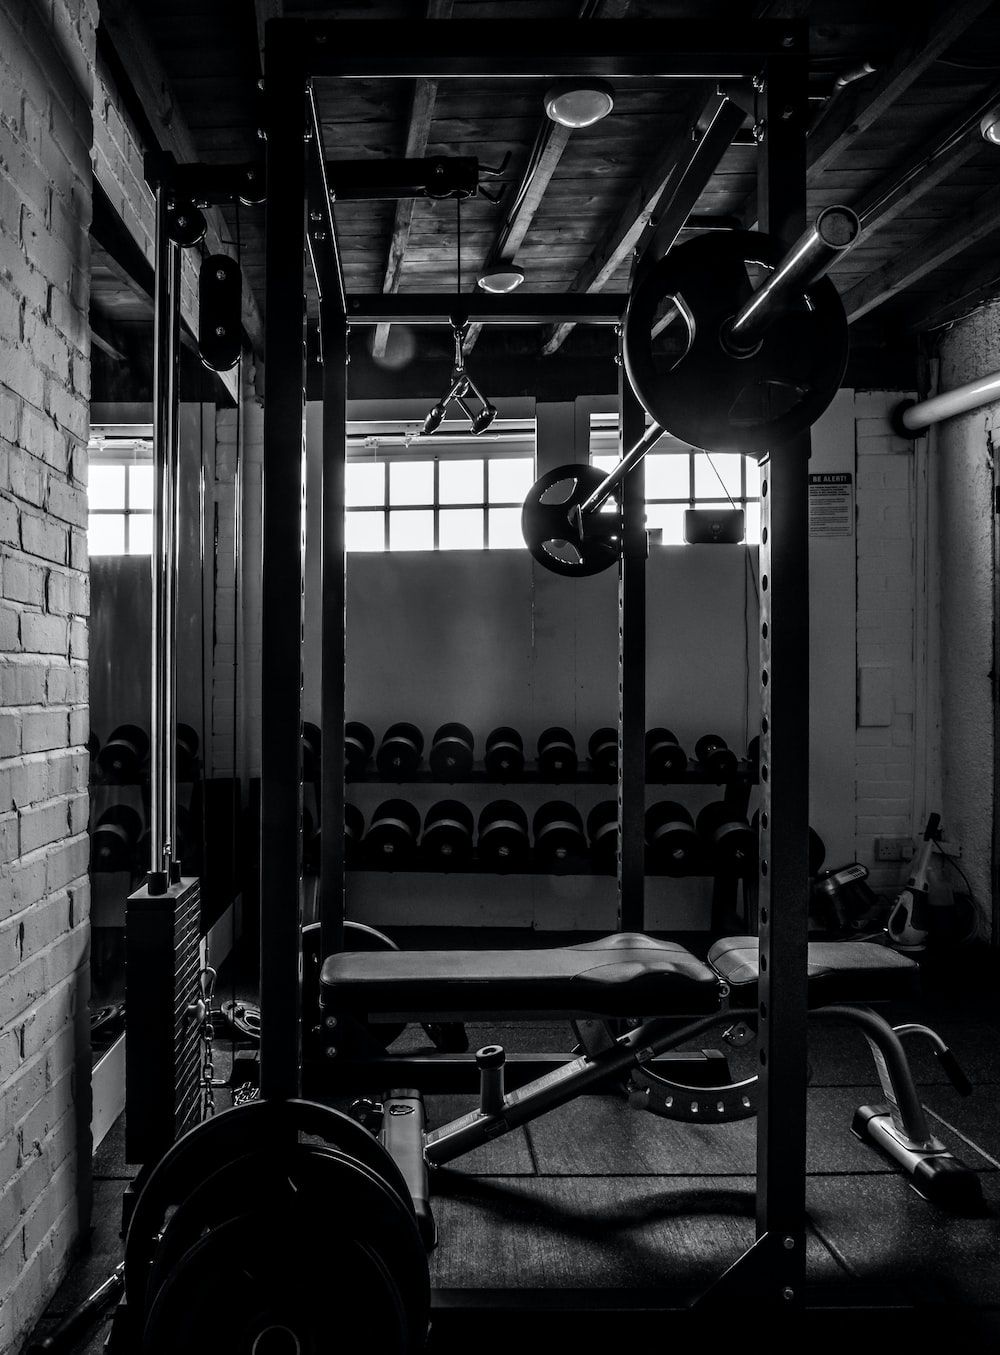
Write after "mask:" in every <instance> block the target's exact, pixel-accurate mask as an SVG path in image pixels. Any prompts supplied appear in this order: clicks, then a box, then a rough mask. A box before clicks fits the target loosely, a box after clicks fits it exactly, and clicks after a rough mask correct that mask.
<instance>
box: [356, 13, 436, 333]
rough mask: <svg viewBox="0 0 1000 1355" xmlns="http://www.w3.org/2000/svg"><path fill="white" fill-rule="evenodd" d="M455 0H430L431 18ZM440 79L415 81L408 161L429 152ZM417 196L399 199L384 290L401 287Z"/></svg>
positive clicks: (408, 128)
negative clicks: (400, 281) (428, 146)
mask: <svg viewBox="0 0 1000 1355" xmlns="http://www.w3.org/2000/svg"><path fill="white" fill-rule="evenodd" d="M453 8H454V0H427V12H426V14H425V16H424V17H425V18H427V19H450V18H451V11H452V9H453ZM437 88H438V82H437V81H436V80H415V81H414V84H413V100H412V103H411V104H410V116H409V119H408V121H407V124H406V148H405V150H404V151H403V156H404V158H405V159H407V160H420V159H422V158H423V156H424V155H426V153H427V141H428V138H429V136H430V130H431V122H432V121H433V119H434V104H435V102H436V101H437ZM413 204H414V199H413V198H399V199H398V201H397V202H396V214H395V217H394V218H393V222H392V238H391V239H390V241H389V257H388V259H387V261H386V265H385V277H384V278H383V279H382V291H383V292H395V291H398V290H399V279H400V275H401V273H402V271H403V260H404V258H405V257H406V247H407V245H408V244H409V243H410V226H411V224H412V222H413ZM389 328H390V327H389V325H379V326H378V327H377V328H376V330H375V333H374V335H373V336H372V356H373V357H375V358H384V357H385V350H386V348H387V346H388V343H389Z"/></svg>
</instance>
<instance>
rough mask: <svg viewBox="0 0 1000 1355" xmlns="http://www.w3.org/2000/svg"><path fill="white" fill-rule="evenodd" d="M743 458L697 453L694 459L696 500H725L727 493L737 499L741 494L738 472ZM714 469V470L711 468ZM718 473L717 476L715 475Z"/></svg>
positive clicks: (715, 453) (716, 453) (721, 454)
mask: <svg viewBox="0 0 1000 1355" xmlns="http://www.w3.org/2000/svg"><path fill="white" fill-rule="evenodd" d="M742 465H743V458H742V457H741V456H735V455H731V454H726V453H718V452H713V453H712V455H711V456H709V455H708V454H707V453H706V452H701V453H699V454H698V455H697V456H696V457H695V459H694V494H695V498H696V499H718V498H719V497H720V495H721V496H722V497H723V498H725V495H726V494H727V493H729V494H731V495H732V496H733V498H734V499H738V498H739V497H740V495H741V494H742V493H743V489H742V486H741V484H740V470H741V469H742ZM713 466H714V467H715V470H713V469H712V467H713ZM716 472H718V474H716ZM720 480H721V483H720Z"/></svg>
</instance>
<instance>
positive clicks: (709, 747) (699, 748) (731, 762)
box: [694, 734, 739, 785]
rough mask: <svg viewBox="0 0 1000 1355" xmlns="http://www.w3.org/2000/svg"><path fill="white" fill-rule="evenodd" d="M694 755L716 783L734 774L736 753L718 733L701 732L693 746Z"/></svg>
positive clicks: (737, 763)
mask: <svg viewBox="0 0 1000 1355" xmlns="http://www.w3.org/2000/svg"><path fill="white" fill-rule="evenodd" d="M694 755H695V757H696V758H697V759H698V761H699V762H700V763H701V765H702V767H703V768H704V770H705V771H706V772H707V773H708V775H709V776H710V777H711V778H712V780H713V781H714V782H715V783H716V785H721V784H722V782H723V781H729V780H731V779H732V778H733V777H734V776H735V775H736V769H737V767H738V766H739V762H738V760H737V757H736V754H735V753H734V752H733V750H732V749H731V748H730V747H729V745H728V744H727V743H726V741H725V739H724V738H722V736H721V735H719V734H703V735H702V736H701V738H700V739H699V740H698V742H697V743H696V744H695V746H694Z"/></svg>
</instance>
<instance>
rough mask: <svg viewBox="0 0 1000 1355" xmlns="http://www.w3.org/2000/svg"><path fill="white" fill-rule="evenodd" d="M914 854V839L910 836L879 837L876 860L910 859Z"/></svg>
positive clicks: (876, 842) (877, 839)
mask: <svg viewBox="0 0 1000 1355" xmlns="http://www.w3.org/2000/svg"><path fill="white" fill-rule="evenodd" d="M912 855H913V839H912V838H909V837H877V838H876V839H875V860H876V861H909V859H910V857H911V856H912Z"/></svg>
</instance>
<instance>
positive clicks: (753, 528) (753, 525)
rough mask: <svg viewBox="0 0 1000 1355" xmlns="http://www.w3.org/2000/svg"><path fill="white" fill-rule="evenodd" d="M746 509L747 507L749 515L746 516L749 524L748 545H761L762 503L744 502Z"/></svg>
mask: <svg viewBox="0 0 1000 1355" xmlns="http://www.w3.org/2000/svg"><path fill="white" fill-rule="evenodd" d="M744 509H745V511H746V515H747V517H746V524H747V534H746V545H748V546H759V545H760V504H759V503H748V504H744Z"/></svg>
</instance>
